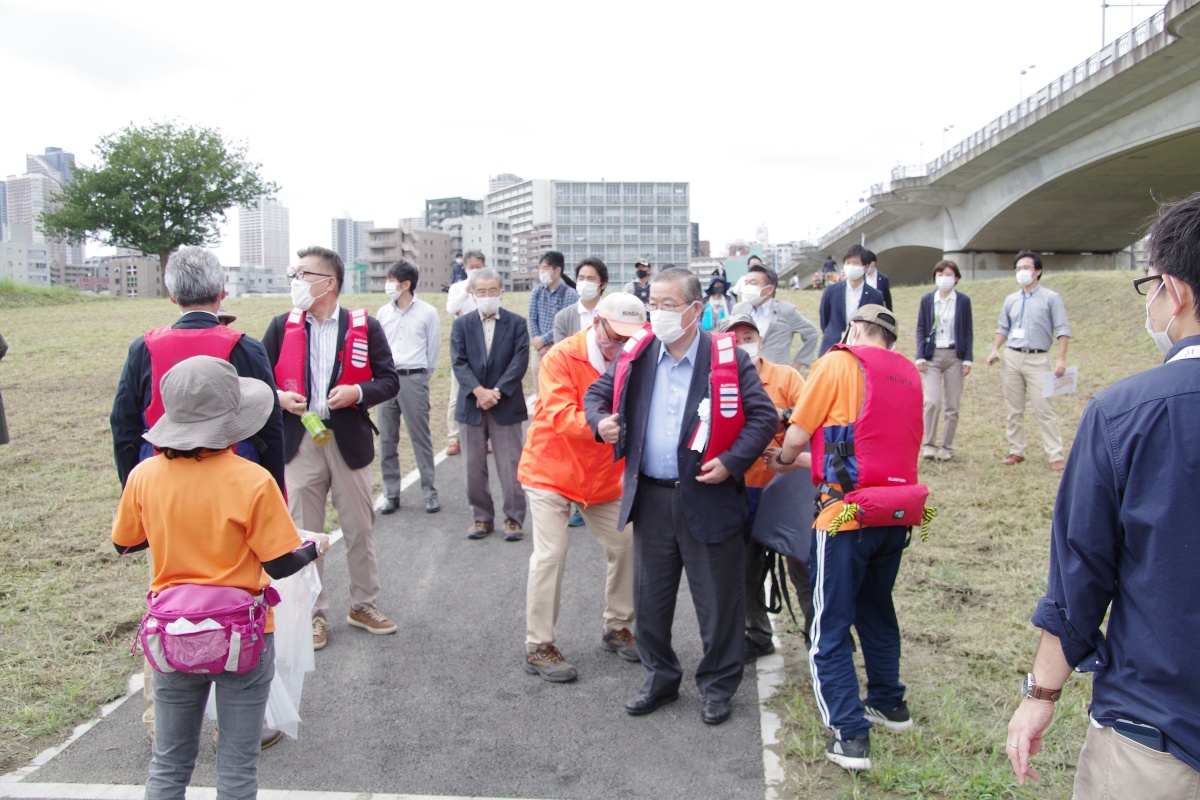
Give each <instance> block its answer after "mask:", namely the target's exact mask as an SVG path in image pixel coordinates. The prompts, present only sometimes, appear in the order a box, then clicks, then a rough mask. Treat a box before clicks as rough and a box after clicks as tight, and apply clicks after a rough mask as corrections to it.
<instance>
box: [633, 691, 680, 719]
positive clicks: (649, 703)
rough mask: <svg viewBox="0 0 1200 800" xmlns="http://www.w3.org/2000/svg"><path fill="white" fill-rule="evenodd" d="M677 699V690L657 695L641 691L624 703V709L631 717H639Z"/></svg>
mask: <svg viewBox="0 0 1200 800" xmlns="http://www.w3.org/2000/svg"><path fill="white" fill-rule="evenodd" d="M678 699H679V692H671V693H670V694H662V695H659V696H658V697H655V696H654V695H651V694H646V693H645V692H643V693H641V694H639V695H638V696H637V697H635V698H633V699H632V700H630V701H629V702H628V703H626V704H625V711H626V712H627V713H628V714H629V716H631V717H640V716H641V715H642V714H649V713H651V712H654V711H657V710H658V709H659V708H661V707H663V706H665V705H666V704H667V703H674V702H675V701H676V700H678Z"/></svg>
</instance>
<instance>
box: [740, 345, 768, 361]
mask: <svg viewBox="0 0 1200 800" xmlns="http://www.w3.org/2000/svg"><path fill="white" fill-rule="evenodd" d="M738 349H739V350H741V351H742V352H743V353H745V354H746V355H748V356H750V360H751V361H757V360H758V353H759V351H760V350H762V342H747V343H746V344H739V345H738Z"/></svg>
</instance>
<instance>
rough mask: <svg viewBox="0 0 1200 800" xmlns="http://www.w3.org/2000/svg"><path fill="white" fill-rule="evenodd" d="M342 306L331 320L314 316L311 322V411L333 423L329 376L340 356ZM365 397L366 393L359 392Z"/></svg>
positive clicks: (309, 405)
mask: <svg viewBox="0 0 1200 800" xmlns="http://www.w3.org/2000/svg"><path fill="white" fill-rule="evenodd" d="M340 313H341V306H340V305H335V306H334V307H333V311H332V312H331V313H330V315H329V319H327V320H325V321H324V322H320V321H319V320H318V319H317V318H316V317H314V316H313V315H312V314H306V315H305V318H306V319H307V320H308V369H309V372H310V373H312V390H311V391H310V393H309V395H310V396H309V398H308V410H309V411H315V412H316V413H317V416H318V417H320V418H321V419H329V376H330V375H331V374H332V373H333V365H334V362H335V361H336V359H337V354H338V340H337V332H338V315H339V314H340ZM359 394H360V395H361V394H362V390H361V389H360V390H359Z"/></svg>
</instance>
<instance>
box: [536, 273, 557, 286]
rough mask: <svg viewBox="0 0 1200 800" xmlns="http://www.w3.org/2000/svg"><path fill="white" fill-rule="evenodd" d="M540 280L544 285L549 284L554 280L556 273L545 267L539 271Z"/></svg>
mask: <svg viewBox="0 0 1200 800" xmlns="http://www.w3.org/2000/svg"><path fill="white" fill-rule="evenodd" d="M538 280H539V281H541V284H542V286H549V285H550V282H551V281H552V280H554V273H553V272H551V271H550V270H548V269H544V270H542V271H541V272H539V273H538Z"/></svg>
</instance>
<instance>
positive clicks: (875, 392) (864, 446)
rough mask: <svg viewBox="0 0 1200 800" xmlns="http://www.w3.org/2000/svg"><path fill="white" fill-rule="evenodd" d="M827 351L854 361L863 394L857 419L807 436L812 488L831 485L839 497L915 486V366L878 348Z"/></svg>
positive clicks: (919, 402)
mask: <svg viewBox="0 0 1200 800" xmlns="http://www.w3.org/2000/svg"><path fill="white" fill-rule="evenodd" d="M830 349H831V350H846V351H847V352H849V353H850V354H851V355H853V356H854V357H855V358H856V359H858V364H859V366H860V367H862V371H863V377H864V379H865V392H864V393H863V405H862V411H861V412H860V413H859V415H858V419H856V420H855V421H854V422H852V423H850V424H849V425H826V426H822V427H820V428H817V429H816V430H815V431H813V436H812V479H813V483H814V484H816V485H817V486H820V485H821V484H822V483H837V484H839V485H840V486H841V489H842V493H849V492H850V491H852V490H854V489H864V488H870V487H881V486H906V485H907V486H911V485H915V484H916V483H917V460H918V457H919V456H920V451H921V437H922V435H923V434H924V420H923V416H922V415H923V407H924V400H923V398H922V394H921V377H920V374H919V373H918V372H917V368H916V366H915V365H913V363H912V362H911V361H909V360H908V359H907V358H905V357H904V356H902V355H900V354H899V353H895V352H892V351H891V350H885V349H884V348H882V347H863V346H853V347H851V346H849V345H845V344H835V345H834V346H833V347H832V348H830ZM835 454H836V456H838V457H837V458H835Z"/></svg>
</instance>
